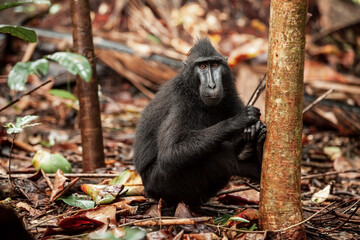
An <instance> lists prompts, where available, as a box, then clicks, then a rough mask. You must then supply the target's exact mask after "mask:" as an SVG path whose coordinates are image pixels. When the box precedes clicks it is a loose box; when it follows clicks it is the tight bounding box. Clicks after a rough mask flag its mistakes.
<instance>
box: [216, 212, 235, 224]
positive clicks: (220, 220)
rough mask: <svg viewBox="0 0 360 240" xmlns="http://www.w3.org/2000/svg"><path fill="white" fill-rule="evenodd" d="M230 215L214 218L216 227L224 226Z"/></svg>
mask: <svg viewBox="0 0 360 240" xmlns="http://www.w3.org/2000/svg"><path fill="white" fill-rule="evenodd" d="M231 216H232V215H230V214H224V215H222V216H220V217H216V218H214V223H215V224H216V225H225V224H226V223H227V221H228V220H229V219H230V218H231Z"/></svg>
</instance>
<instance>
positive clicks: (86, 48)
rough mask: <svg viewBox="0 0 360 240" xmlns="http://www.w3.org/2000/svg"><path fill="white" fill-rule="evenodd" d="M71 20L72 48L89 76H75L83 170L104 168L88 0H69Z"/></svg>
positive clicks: (90, 170) (89, 170)
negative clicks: (86, 64) (88, 68)
mask: <svg viewBox="0 0 360 240" xmlns="http://www.w3.org/2000/svg"><path fill="white" fill-rule="evenodd" d="M71 19H72V24H73V39H74V40H73V41H74V48H75V51H76V52H77V53H79V54H81V55H83V56H85V57H87V59H88V60H89V62H90V64H91V68H92V78H91V80H90V82H89V83H86V82H85V81H84V80H83V79H81V78H80V77H79V76H77V79H76V84H77V87H78V95H79V102H80V111H79V112H80V129H81V141H82V148H83V149H82V151H83V153H82V155H83V160H82V166H83V172H93V171H95V169H96V168H99V167H104V166H105V162H104V147H103V138H102V128H101V120H100V106H99V97H98V82H97V74H96V67H95V54H94V45H93V40H92V29H91V20H90V8H89V1H88V0H71Z"/></svg>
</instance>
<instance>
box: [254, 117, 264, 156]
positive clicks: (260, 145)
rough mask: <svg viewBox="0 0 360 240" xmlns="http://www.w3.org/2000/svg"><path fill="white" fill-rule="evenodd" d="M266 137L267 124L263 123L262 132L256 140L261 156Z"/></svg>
mask: <svg viewBox="0 0 360 240" xmlns="http://www.w3.org/2000/svg"><path fill="white" fill-rule="evenodd" d="M265 138H266V125H265V124H263V123H261V126H260V132H259V134H258V136H257V141H256V151H257V152H258V153H261V156H262V151H263V146H264V142H265Z"/></svg>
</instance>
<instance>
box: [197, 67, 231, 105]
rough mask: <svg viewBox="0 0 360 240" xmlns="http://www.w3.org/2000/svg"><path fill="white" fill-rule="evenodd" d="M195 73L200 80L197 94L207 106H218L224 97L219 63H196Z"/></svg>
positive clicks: (221, 69) (221, 70)
mask: <svg viewBox="0 0 360 240" xmlns="http://www.w3.org/2000/svg"><path fill="white" fill-rule="evenodd" d="M195 72H196V74H197V76H198V78H199V79H200V87H199V93H200V97H201V99H202V101H203V102H204V103H205V104H206V105H207V106H216V105H218V104H219V103H220V102H221V100H222V98H223V97H224V88H223V83H222V72H223V66H222V64H221V62H219V61H203V62H198V63H196V65H195Z"/></svg>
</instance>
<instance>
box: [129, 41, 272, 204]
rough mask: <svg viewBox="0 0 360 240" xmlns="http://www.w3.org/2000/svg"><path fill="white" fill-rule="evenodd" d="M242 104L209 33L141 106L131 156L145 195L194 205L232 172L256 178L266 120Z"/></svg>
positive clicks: (229, 71) (228, 71) (232, 173)
mask: <svg viewBox="0 0 360 240" xmlns="http://www.w3.org/2000/svg"><path fill="white" fill-rule="evenodd" d="M259 117H260V111H259V109H257V108H255V107H245V106H244V104H243V103H242V101H241V100H240V98H239V97H238V95H237V93H236V89H235V80H234V76H233V74H232V73H231V70H230V68H229V66H228V64H227V62H226V58H225V57H223V56H222V55H221V54H220V53H218V52H217V51H216V50H215V49H214V47H213V46H212V45H211V43H210V41H209V40H208V39H202V40H199V41H198V42H197V43H196V44H195V46H194V47H193V48H192V49H191V50H190V52H189V55H188V58H187V60H186V62H184V66H183V68H182V69H181V70H180V72H179V73H178V75H177V76H175V77H174V78H173V79H171V80H170V81H168V82H167V83H166V84H164V85H163V86H162V87H161V89H160V90H159V92H158V93H157V94H156V96H155V98H154V99H153V100H152V101H151V102H150V103H149V104H148V106H147V107H146V108H145V109H144V111H143V113H142V117H141V119H140V121H139V124H138V126H137V130H136V137H135V145H134V162H135V167H136V170H137V171H138V172H139V174H140V175H141V178H142V180H143V184H144V186H145V192H146V195H147V196H148V197H152V198H155V199H159V198H162V199H163V200H165V201H166V202H167V203H170V204H176V203H177V202H181V201H183V202H185V203H187V204H190V205H198V204H200V203H202V202H204V201H206V200H208V199H209V198H210V197H211V196H213V195H214V194H216V192H218V191H219V190H220V189H221V188H222V187H224V186H225V185H226V184H227V182H228V181H229V178H230V177H231V176H232V175H240V176H247V177H252V178H259V177H260V172H261V161H262V160H261V159H262V147H263V143H264V140H265V135H266V127H265V125H264V124H262V123H261V122H260V121H259Z"/></svg>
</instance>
